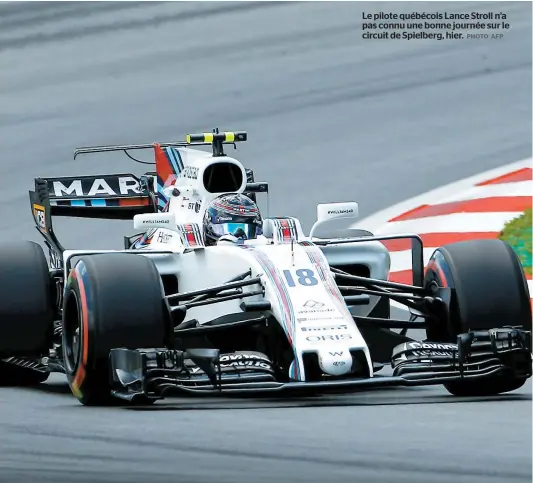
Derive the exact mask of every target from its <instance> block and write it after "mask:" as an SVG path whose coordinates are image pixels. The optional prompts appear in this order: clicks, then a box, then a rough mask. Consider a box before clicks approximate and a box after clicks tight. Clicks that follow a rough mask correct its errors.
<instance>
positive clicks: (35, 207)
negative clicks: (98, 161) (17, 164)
mask: <svg viewBox="0 0 533 483" xmlns="http://www.w3.org/2000/svg"><path fill="white" fill-rule="evenodd" d="M152 185H153V177H152V178H151V177H150V176H149V175H145V176H142V177H141V178H137V177H136V176H135V175H133V174H131V173H125V174H113V175H102V176H98V175H96V176H76V177H70V176H68V177H67V176H65V177H60V178H49V179H44V178H36V179H35V190H34V191H30V192H29V196H30V204H31V211H32V215H33V218H34V220H35V224H36V227H37V229H38V230H39V232H40V233H41V234H42V235H43V237H44V238H45V240H46V242H47V245H48V246H49V248H53V249H54V251H56V252H57V254H58V255H59V256H60V254H61V253H62V252H63V251H64V248H63V247H62V246H61V244H60V243H59V240H58V239H57V237H56V235H55V233H54V229H53V225H52V216H68V217H73V218H103V219H115V220H132V219H133V217H134V216H135V215H137V214H140V213H151V212H154V211H157V210H156V207H155V202H154V195H153V191H151V189H150V187H151V186H152Z"/></svg>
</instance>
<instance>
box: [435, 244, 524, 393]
mask: <svg viewBox="0 0 533 483" xmlns="http://www.w3.org/2000/svg"><path fill="white" fill-rule="evenodd" d="M433 281H436V282H437V283H438V284H439V285H440V286H443V287H450V288H452V289H454V292H453V294H452V300H451V305H450V323H449V324H448V325H444V324H440V325H435V326H432V327H429V328H428V329H427V331H426V333H427V338H428V340H429V341H432V342H456V340H457V336H458V335H459V334H461V333H466V332H468V331H471V330H489V329H496V328H500V327H505V326H513V327H516V328H519V329H523V330H531V323H532V315H531V304H530V296H529V289H528V285H527V281H526V278H525V275H524V271H523V270H522V266H521V264H520V261H519V259H518V257H517V256H516V254H515V252H514V251H513V249H512V248H511V247H510V246H509V245H508V244H507V243H505V242H503V241H501V240H496V239H492V240H489V239H487V240H470V241H465V242H459V243H453V244H450V245H445V246H443V247H441V248H439V249H437V250H436V251H435V252H434V253H433V255H432V256H431V259H430V260H429V263H428V266H427V271H426V277H425V285H426V286H429V284H431V283H432V282H433ZM525 382H526V379H524V378H520V379H515V378H511V377H502V376H498V377H491V378H486V379H483V380H480V381H468V382H467V381H464V382H463V381H458V382H457V381H454V382H449V383H446V384H444V387H445V388H446V389H447V390H448V391H449V392H450V393H451V394H453V395H455V396H490V395H496V394H500V393H504V392H509V391H514V390H516V389H518V388H520V387H522V386H523V385H524V383H525Z"/></svg>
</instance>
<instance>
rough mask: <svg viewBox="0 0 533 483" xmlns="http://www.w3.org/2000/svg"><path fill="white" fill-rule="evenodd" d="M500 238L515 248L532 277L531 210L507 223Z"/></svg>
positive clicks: (525, 269) (525, 270)
mask: <svg viewBox="0 0 533 483" xmlns="http://www.w3.org/2000/svg"><path fill="white" fill-rule="evenodd" d="M499 238H500V239H501V240H504V241H506V242H507V243H508V244H509V245H511V247H513V250H514V251H515V252H516V254H517V255H518V257H519V258H520V262H521V263H522V266H523V267H524V272H526V273H527V274H528V275H531V208H529V209H527V210H526V211H524V213H522V214H521V215H520V216H518V217H517V218H514V219H513V220H511V221H509V222H507V223H506V224H505V226H504V227H503V231H502V232H501V233H500V236H499Z"/></svg>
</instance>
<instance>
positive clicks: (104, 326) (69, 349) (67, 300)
mask: <svg viewBox="0 0 533 483" xmlns="http://www.w3.org/2000/svg"><path fill="white" fill-rule="evenodd" d="M169 320H170V319H169V312H168V309H167V305H166V303H165V299H164V294H163V289H162V282H161V277H160V275H159V272H158V271H157V268H156V267H155V265H154V263H153V262H152V261H151V260H150V259H149V258H147V257H145V256H143V255H136V254H129V253H106V254H98V255H91V256H84V257H81V258H80V260H79V262H78V263H77V264H76V265H75V267H74V268H73V269H72V271H71V272H70V274H69V277H68V281H67V283H66V286H65V297H64V305H63V344H62V345H63V357H64V361H65V369H66V374H67V379H68V382H69V385H70V389H71V391H72V393H73V394H74V395H75V396H76V397H77V399H78V400H79V401H80V402H81V403H82V404H84V405H87V406H106V405H113V404H116V403H118V401H119V400H118V399H116V398H114V397H113V396H112V394H111V390H112V383H111V374H110V366H109V354H110V351H111V349H114V348H126V349H138V348H157V347H165V345H166V344H165V343H166V341H167V340H168V337H169V333H170V322H169Z"/></svg>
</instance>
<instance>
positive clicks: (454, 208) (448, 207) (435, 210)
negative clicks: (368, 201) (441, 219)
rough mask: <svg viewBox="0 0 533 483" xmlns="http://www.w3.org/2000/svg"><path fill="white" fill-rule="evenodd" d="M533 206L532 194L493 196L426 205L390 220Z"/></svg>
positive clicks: (523, 208) (492, 211)
mask: <svg viewBox="0 0 533 483" xmlns="http://www.w3.org/2000/svg"><path fill="white" fill-rule="evenodd" d="M526 208H531V196H493V197H490V198H478V199H474V200H464V201H454V202H451V203H442V204H438V205H424V206H419V207H418V208H415V209H414V210H411V211H408V212H407V213H403V214H402V215H400V216H397V217H396V218H393V219H392V220H390V221H403V220H414V219H417V218H426V217H428V216H441V215H451V214H453V213H503V212H507V211H524V210H525V209H526Z"/></svg>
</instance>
